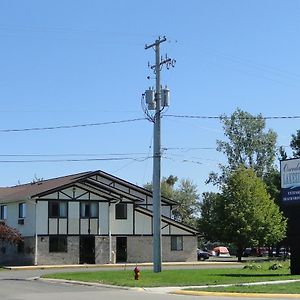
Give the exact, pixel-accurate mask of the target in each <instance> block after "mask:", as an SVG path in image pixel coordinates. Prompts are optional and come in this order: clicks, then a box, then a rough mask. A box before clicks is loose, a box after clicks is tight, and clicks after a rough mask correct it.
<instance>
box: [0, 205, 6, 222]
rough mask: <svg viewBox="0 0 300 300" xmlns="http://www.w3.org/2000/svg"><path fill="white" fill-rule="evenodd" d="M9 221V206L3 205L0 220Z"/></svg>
mask: <svg viewBox="0 0 300 300" xmlns="http://www.w3.org/2000/svg"><path fill="white" fill-rule="evenodd" d="M6 219H7V205H1V209H0V220H6Z"/></svg>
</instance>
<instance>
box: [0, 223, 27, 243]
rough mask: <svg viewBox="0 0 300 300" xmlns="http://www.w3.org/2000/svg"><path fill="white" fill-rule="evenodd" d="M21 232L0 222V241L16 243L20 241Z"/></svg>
mask: <svg viewBox="0 0 300 300" xmlns="http://www.w3.org/2000/svg"><path fill="white" fill-rule="evenodd" d="M22 240H23V239H22V237H21V234H20V233H19V232H18V230H17V229H15V228H12V227H9V226H8V225H6V224H5V223H0V241H1V242H8V243H11V244H18V243H19V242H22Z"/></svg>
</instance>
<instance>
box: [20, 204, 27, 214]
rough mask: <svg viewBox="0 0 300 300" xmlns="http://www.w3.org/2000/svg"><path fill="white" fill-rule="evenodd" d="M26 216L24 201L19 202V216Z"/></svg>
mask: <svg viewBox="0 0 300 300" xmlns="http://www.w3.org/2000/svg"><path fill="white" fill-rule="evenodd" d="M25 217H26V203H19V218H25Z"/></svg>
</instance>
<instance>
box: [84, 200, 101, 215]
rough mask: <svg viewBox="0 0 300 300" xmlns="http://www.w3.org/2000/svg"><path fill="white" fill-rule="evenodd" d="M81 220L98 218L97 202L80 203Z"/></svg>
mask: <svg viewBox="0 0 300 300" xmlns="http://www.w3.org/2000/svg"><path fill="white" fill-rule="evenodd" d="M80 217H81V218H98V203H97V202H81V203H80Z"/></svg>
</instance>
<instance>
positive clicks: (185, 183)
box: [173, 179, 199, 227]
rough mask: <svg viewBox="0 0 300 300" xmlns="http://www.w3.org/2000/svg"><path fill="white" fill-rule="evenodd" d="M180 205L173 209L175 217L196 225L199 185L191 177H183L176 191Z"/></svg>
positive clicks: (175, 194) (175, 196) (190, 224)
mask: <svg viewBox="0 0 300 300" xmlns="http://www.w3.org/2000/svg"><path fill="white" fill-rule="evenodd" d="M173 199H174V200H175V201H177V202H178V205H177V206H176V207H175V209H174V210H173V215H174V217H175V219H176V220H177V221H179V222H182V223H184V224H186V225H189V226H192V227H196V224H197V221H196V218H197V216H198V214H199V202H198V201H199V195H198V193H197V186H196V185H195V184H193V182H192V181H191V180H189V179H182V180H181V181H180V184H179V187H178V188H177V189H176V190H175V191H174V198H173Z"/></svg>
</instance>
